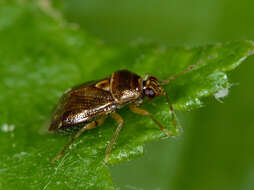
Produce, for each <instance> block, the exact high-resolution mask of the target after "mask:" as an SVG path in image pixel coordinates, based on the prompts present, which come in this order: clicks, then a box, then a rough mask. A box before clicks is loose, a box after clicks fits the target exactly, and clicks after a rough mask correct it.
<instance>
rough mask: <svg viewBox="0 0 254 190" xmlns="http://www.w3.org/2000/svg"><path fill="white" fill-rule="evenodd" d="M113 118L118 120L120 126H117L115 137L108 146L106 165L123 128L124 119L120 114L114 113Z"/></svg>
mask: <svg viewBox="0 0 254 190" xmlns="http://www.w3.org/2000/svg"><path fill="white" fill-rule="evenodd" d="M111 117H112V118H113V119H115V120H116V122H117V123H118V126H117V128H116V130H115V132H114V134H113V137H112V139H111V141H110V143H109V144H108V146H107V149H106V155H105V163H107V162H108V156H109V153H110V151H111V150H112V147H113V145H114V143H115V142H116V139H117V137H118V135H119V132H120V130H121V128H122V126H123V118H122V117H121V116H120V115H119V114H117V113H112V114H111Z"/></svg>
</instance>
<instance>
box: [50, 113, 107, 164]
mask: <svg viewBox="0 0 254 190" xmlns="http://www.w3.org/2000/svg"><path fill="white" fill-rule="evenodd" d="M104 119H105V118H101V119H99V120H96V121H92V122H90V123H87V124H86V125H85V126H84V127H82V128H81V129H80V130H79V131H78V132H77V134H76V135H75V136H74V137H73V138H72V139H71V141H70V142H69V143H68V144H67V145H66V146H65V147H64V148H63V149H62V150H61V152H59V153H58V154H57V155H56V157H55V158H53V159H52V160H51V163H52V164H53V163H54V162H55V161H56V160H58V159H59V158H61V157H62V156H63V154H64V152H65V151H66V150H67V149H68V148H69V147H70V146H71V145H72V143H73V142H74V141H75V140H76V139H77V138H78V137H79V136H80V135H81V134H82V133H84V132H85V131H87V130H89V129H93V128H95V127H97V126H99V125H100V124H102V123H103V121H104Z"/></svg>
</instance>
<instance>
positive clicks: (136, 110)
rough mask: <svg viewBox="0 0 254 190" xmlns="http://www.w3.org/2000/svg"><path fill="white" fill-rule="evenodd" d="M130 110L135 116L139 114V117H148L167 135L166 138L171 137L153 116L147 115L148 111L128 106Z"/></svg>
mask: <svg viewBox="0 0 254 190" xmlns="http://www.w3.org/2000/svg"><path fill="white" fill-rule="evenodd" d="M129 108H130V110H131V111H132V112H133V113H136V114H139V115H144V116H148V117H150V118H151V119H152V120H153V122H154V123H156V124H157V125H158V127H159V128H160V129H161V130H162V131H163V132H164V133H165V134H166V135H167V136H171V134H170V132H169V131H168V130H167V129H166V128H165V127H164V126H163V125H162V124H160V122H159V121H157V120H156V119H155V118H154V116H153V115H152V114H151V113H149V112H148V111H146V110H144V109H142V108H138V107H136V106H135V105H130V106H129Z"/></svg>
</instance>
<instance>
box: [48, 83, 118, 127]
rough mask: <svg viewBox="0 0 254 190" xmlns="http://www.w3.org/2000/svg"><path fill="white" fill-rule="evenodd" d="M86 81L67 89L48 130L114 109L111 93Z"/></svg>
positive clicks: (84, 120) (90, 118)
mask: <svg viewBox="0 0 254 190" xmlns="http://www.w3.org/2000/svg"><path fill="white" fill-rule="evenodd" d="M96 84H97V82H88V83H84V84H81V85H79V86H77V87H74V88H72V89H71V90H69V91H68V90H67V92H66V93H64V95H63V96H62V98H61V99H60V101H59V104H58V106H57V108H56V111H55V114H54V116H53V119H52V122H51V125H50V127H49V131H55V130H58V129H59V128H61V127H68V126H73V125H76V124H80V123H83V122H88V121H90V120H93V119H94V118H96V117H99V116H101V115H105V114H107V113H109V112H112V111H113V110H115V107H116V106H115V103H114V100H113V97H112V96H111V93H110V92H108V91H105V90H103V89H100V88H97V87H95V85H96Z"/></svg>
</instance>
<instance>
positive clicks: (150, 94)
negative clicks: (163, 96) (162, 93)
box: [145, 88, 155, 98]
mask: <svg viewBox="0 0 254 190" xmlns="http://www.w3.org/2000/svg"><path fill="white" fill-rule="evenodd" d="M145 95H146V96H147V97H148V98H154V97H155V93H154V91H153V90H152V89H151V88H147V89H145Z"/></svg>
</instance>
